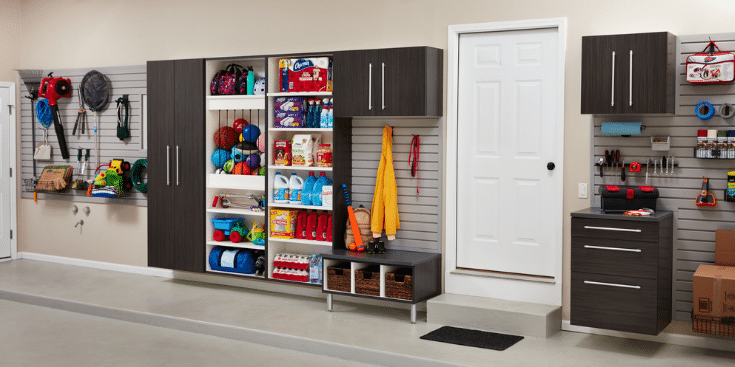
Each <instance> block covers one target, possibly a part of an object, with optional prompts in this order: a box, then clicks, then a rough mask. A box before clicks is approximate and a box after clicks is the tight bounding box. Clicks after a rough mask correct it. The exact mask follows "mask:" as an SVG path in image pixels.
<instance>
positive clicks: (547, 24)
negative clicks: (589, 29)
mask: <svg viewBox="0 0 735 367" xmlns="http://www.w3.org/2000/svg"><path fill="white" fill-rule="evenodd" d="M542 28H556V29H557V58H558V59H557V60H558V63H557V70H556V73H557V78H558V80H557V83H556V84H557V86H556V88H557V91H556V96H557V101H556V103H557V106H559V108H558V110H557V113H556V116H555V119H556V142H557V144H558V145H557V151H556V155H557V156H556V159H555V160H554V161H555V163H556V170H557V172H558V173H557V174H558V175H559V177H560V184H559V185H558V187H557V188H556V190H557V193H556V195H555V200H554V208H553V211H555V212H557V213H558V216H556V217H555V218H554V222H555V226H556V227H555V228H558V230H556V231H554V234H553V235H554V236H555V237H556V240H557V244H558V245H557V246H558V247H559V248H558V249H557V251H555V253H556V256H555V257H554V259H553V261H554V262H555V263H556V266H555V268H556V269H555V275H554V279H544V278H534V277H530V276H523V275H513V274H496V273H488V272H481V271H467V270H464V269H457V210H458V208H457V200H456V198H457V166H456V164H453V162H456V161H457V156H458V154H457V149H458V140H457V139H458V126H457V112H458V109H457V93H458V85H457V83H458V80H459V78H458V76H459V74H458V73H459V68H458V65H459V37H460V35H461V34H468V33H484V32H500V31H521V30H533V29H542ZM566 28H567V19H566V18H551V19H532V20H521V21H509V22H493V23H477V24H461V25H450V26H449V31H448V40H449V50H448V53H447V58H448V71H447V133H446V136H447V150H446V162H447V164H446V165H445V167H446V168H445V174H446V176H445V177H446V185H445V189H444V197H445V198H446V199H445V200H446V201H447V206H446V207H447V211H446V220H445V221H444V233H446V252H445V254H446V260H445V261H446V263H445V272H444V281H445V283H444V288H445V289H444V290H445V292H446V293H457V294H466V295H472V296H480V297H490V298H501V299H507V300H513V301H523V302H533V303H543V304H551V305H557V306H561V298H562V295H561V293H562V292H561V283H562V258H563V248H564V244H563V239H564V236H563V226H564V215H563V214H564V196H563V194H564V82H565V75H564V71H565V67H566V62H565V55H566V36H567V30H566Z"/></svg>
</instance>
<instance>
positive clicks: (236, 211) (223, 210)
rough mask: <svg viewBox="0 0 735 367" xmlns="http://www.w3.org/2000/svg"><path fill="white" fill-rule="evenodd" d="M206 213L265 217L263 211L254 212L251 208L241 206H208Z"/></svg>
mask: <svg viewBox="0 0 735 367" xmlns="http://www.w3.org/2000/svg"><path fill="white" fill-rule="evenodd" d="M207 213H217V214H228V215H233V216H241V215H246V216H252V217H260V218H263V217H265V211H262V212H254V211H252V210H247V209H242V208H209V209H207Z"/></svg>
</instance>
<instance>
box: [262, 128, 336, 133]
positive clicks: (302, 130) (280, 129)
mask: <svg viewBox="0 0 735 367" xmlns="http://www.w3.org/2000/svg"><path fill="white" fill-rule="evenodd" d="M333 130H334V129H332V128H329V127H310V128H309V127H274V128H273V130H271V133H276V132H279V131H294V132H299V133H308V132H315V133H319V132H328V133H331V132H332V131H333Z"/></svg>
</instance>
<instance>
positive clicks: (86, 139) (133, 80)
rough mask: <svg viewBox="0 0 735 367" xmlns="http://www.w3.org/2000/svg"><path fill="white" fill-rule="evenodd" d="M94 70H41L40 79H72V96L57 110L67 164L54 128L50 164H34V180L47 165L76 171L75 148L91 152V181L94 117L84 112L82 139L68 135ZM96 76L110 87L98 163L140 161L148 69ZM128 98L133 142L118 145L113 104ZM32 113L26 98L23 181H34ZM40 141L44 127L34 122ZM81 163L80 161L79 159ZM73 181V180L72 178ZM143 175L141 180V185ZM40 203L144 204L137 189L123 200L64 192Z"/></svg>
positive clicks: (101, 116)
mask: <svg viewBox="0 0 735 367" xmlns="http://www.w3.org/2000/svg"><path fill="white" fill-rule="evenodd" d="M90 70H93V69H57V70H44V71H43V75H47V74H48V73H49V72H51V71H53V72H54V76H58V77H64V78H69V79H71V83H72V88H73V91H72V97H71V98H64V99H62V100H60V101H59V111H60V113H61V119H62V123H63V125H64V131H65V135H66V142H67V146H68V147H69V159H66V160H65V159H62V157H61V151H60V150H59V143H58V140H57V139H56V133H55V131H54V127H53V124H52V126H51V127H49V130H48V132H49V139H48V140H49V143H50V144H51V147H52V157H51V158H52V160H51V161H37V162H36V166H37V169H36V175H37V176H40V175H41V172H42V171H43V167H45V166H49V165H71V166H75V167H76V163H77V148H83V149H87V148H89V149H91V151H90V157H89V163H88V165H87V177H88V179H89V178H91V177H92V174H93V173H94V169H95V168H96V167H95V166H94V165H95V162H96V159H95V150H94V132H93V127H94V121H95V113H94V112H92V111H90V110H87V129H86V131H85V134H84V135H81V134H80V132H79V131H77V134H76V135H72V134H71V133H72V130H73V129H74V122H75V121H76V118H77V111H78V110H79V93H78V87H79V83H80V82H81V81H82V78H83V77H84V75H85V74H86V73H87V72H89V71H90ZM94 70H98V71H99V72H101V73H103V74H105V75H107V77H108V78H109V80H110V85H111V87H112V90H111V91H112V95H111V96H110V104H109V105H108V107H107V108H106V109H105V110H104V111H102V112H100V113H99V115H98V116H99V123H98V126H99V130H100V138H99V140H100V159H99V161H100V164H102V163H107V162H109V161H110V160H111V159H113V158H123V159H125V160H128V161H130V163H131V164H132V163H134V162H135V161H136V160H137V159H139V158H145V157H146V151H145V150H144V149H143V148H144V147H143V141H142V139H143V134H144V128H143V126H142V116H143V115H144V114H145V113H146V111H144V110H143V108H142V106H141V98H143V99H145V95H146V83H147V81H146V66H145V65H141V66H130V67H110V68H96V69H94ZM124 94H127V95H128V99H129V100H130V119H129V126H130V135H131V137H130V138H128V139H125V140H124V141H121V140H120V139H118V138H117V109H116V106H117V104H116V103H115V100H116V99H118V98H120V97H122V95H124ZM25 95H27V89H26V88H25V85H23V86H22V87H21V96H25ZM32 113H33V111H32V107H31V102H30V100H28V99H27V98H22V99H21V129H20V134H21V143H20V157H21V179H27V178H31V177H33V152H34V150H35V147H34V146H33V143H32V140H33V138H32V127H31V114H32ZM42 141H43V128H42V127H41V125H40V124H39V123H38V121H37V120H36V144H39V143H40V142H42ZM82 159H84V158H82ZM75 178H76V177H75ZM145 178H146V177H145V175H144V180H145ZM25 189H26V188H25V187H24V188H23V190H24V192H22V193H21V196H22V197H23V198H32V197H33V194H32V193H31V192H25ZM38 196H39V199H41V200H73V201H79V202H96V203H116V204H128V205H141V206H145V205H147V200H146V195H145V194H141V193H139V192H138V191H136V190H135V189H133V190H131V191H130V192H128V193H126V195H125V196H124V197H121V198H118V199H106V198H91V197H87V196H86V192H82V191H75V190H71V189H69V190H67V192H66V193H65V194H39V195H38Z"/></svg>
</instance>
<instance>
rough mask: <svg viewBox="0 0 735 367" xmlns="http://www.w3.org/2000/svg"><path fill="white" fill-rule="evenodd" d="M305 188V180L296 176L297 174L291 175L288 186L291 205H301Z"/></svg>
mask: <svg viewBox="0 0 735 367" xmlns="http://www.w3.org/2000/svg"><path fill="white" fill-rule="evenodd" d="M303 188H304V180H303V179H302V178H301V177H299V176H296V173H292V174H291V180H290V182H289V185H288V191H289V192H288V202H289V204H301V190H302V189H303Z"/></svg>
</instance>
